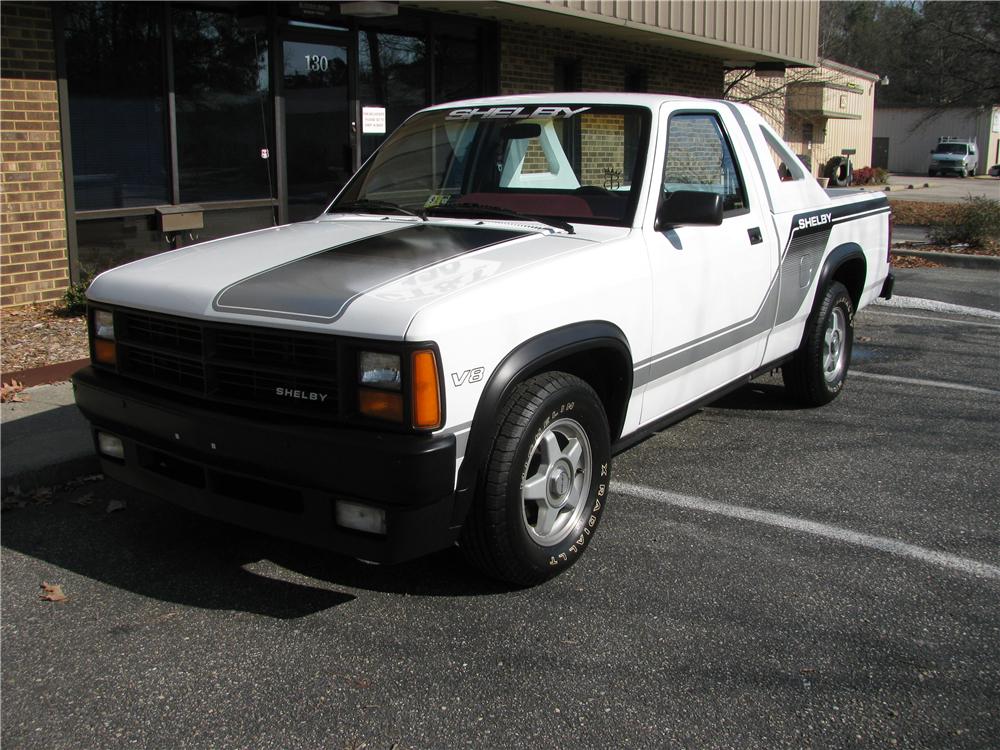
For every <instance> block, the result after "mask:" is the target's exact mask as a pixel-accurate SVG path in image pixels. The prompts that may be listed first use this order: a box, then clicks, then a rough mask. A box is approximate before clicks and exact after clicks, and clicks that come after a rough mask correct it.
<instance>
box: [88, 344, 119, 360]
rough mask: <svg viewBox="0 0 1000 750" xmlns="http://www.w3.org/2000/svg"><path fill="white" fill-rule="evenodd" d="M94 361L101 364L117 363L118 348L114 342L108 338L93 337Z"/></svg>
mask: <svg viewBox="0 0 1000 750" xmlns="http://www.w3.org/2000/svg"><path fill="white" fill-rule="evenodd" d="M94 361H95V362H99V363H100V364H102V365H114V364H117V363H118V348H117V347H116V346H115V342H114V341H109V340H108V339H94Z"/></svg>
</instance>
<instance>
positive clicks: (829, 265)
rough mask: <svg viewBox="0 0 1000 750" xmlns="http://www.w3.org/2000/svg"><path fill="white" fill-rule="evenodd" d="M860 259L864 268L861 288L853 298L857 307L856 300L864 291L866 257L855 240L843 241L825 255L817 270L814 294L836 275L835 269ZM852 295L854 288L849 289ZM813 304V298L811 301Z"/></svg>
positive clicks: (866, 275) (866, 267) (866, 273)
mask: <svg viewBox="0 0 1000 750" xmlns="http://www.w3.org/2000/svg"><path fill="white" fill-rule="evenodd" d="M853 260H860V261H861V265H862V267H863V268H864V275H863V278H862V279H861V288H860V290H859V291H858V294H857V298H855V299H854V306H855V308H857V306H858V300H859V299H860V297H861V295H862V294H863V293H864V289H865V279H866V278H867V277H868V258H867V257H866V256H865V251H864V250H863V249H862V247H861V245H859V244H858V243H857V242H845V243H844V244H843V245H837V247H835V248H834V249H833V251H832V252H831V253H830V254H829V255H828V256H826V260H825V261H823V267H822V268H821V269H820V271H819V277H818V279H817V283H816V294H817V295H818V294H819V292H820V290H821V289H826V287H827V285H828V284H829V283H830V280H831V279H833V277H834V276H835V275H836V273H837V271H838V270H839V269H840V267H841V266H843V265H844V264H845V263H847V262H848V261H853ZM849 291H851V294H852V296H853V295H854V290H850V289H849ZM813 304H814V305H815V299H814V301H813Z"/></svg>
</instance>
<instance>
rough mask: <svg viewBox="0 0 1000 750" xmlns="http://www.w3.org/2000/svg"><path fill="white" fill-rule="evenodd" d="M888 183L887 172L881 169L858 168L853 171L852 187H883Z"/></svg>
mask: <svg viewBox="0 0 1000 750" xmlns="http://www.w3.org/2000/svg"><path fill="white" fill-rule="evenodd" d="M888 181H889V172H888V170H885V169H882V168H881V167H859V168H857V169H855V170H854V177H853V179H852V180H851V184H852V185H884V184H885V183H886V182H888Z"/></svg>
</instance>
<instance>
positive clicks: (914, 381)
mask: <svg viewBox="0 0 1000 750" xmlns="http://www.w3.org/2000/svg"><path fill="white" fill-rule="evenodd" d="M850 376H851V377H856V378H870V379H871V380H885V381H888V382H890V383H903V384H905V385H926V386H930V387H932V388H948V389H950V390H953V391H968V392H970V393H985V394H986V395H988V396H1000V391H998V390H996V389H995V388H983V387H981V386H978V385H965V383H949V382H947V381H944V380H923V379H922V378H904V377H902V376H901V375H882V374H879V373H875V372H865V371H864V370H851V373H850Z"/></svg>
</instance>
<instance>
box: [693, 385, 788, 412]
mask: <svg viewBox="0 0 1000 750" xmlns="http://www.w3.org/2000/svg"><path fill="white" fill-rule="evenodd" d="M708 406H711V407H714V408H718V409H735V410H737V411H800V410H803V409H806V408H807V407H805V406H802V405H801V404H798V403H796V402H795V401H793V400H792V399H791V398H789V396H788V392H787V391H786V390H785V387H784V386H783V385H780V384H779V383H771V382H769V383H758V382H753V383H750V384H749V385H745V386H743V387H742V388H740V389H738V390H735V391H733V392H732V393H730V394H728V395H726V396H723V397H722V398H720V399H719V400H718V401H713V402H712V403H711V404H708Z"/></svg>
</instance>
